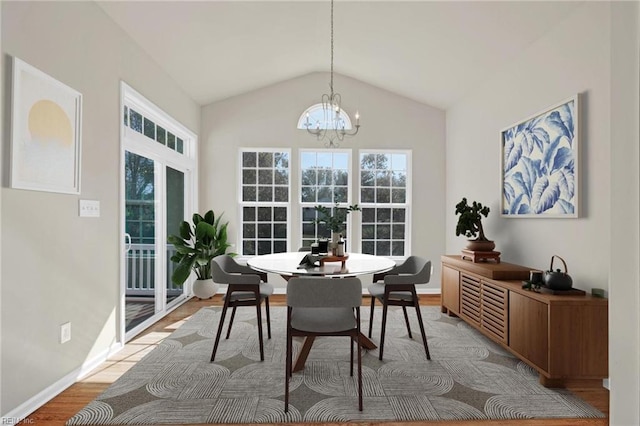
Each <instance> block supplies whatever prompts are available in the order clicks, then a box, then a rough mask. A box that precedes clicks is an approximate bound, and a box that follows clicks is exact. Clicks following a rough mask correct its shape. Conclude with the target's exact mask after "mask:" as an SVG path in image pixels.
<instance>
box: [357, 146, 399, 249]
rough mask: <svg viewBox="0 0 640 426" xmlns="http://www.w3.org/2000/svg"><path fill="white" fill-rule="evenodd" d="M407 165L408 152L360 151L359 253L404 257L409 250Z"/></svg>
mask: <svg viewBox="0 0 640 426" xmlns="http://www.w3.org/2000/svg"><path fill="white" fill-rule="evenodd" d="M409 164H410V157H409V152H407V151H362V152H361V153H360V204H361V208H362V222H361V248H362V253H366V254H374V255H379V256H405V254H406V253H407V252H408V238H409V234H408V216H409V208H410V203H409V201H410V199H411V198H410V192H409V188H408V181H409V177H410V175H409V173H410V170H409Z"/></svg>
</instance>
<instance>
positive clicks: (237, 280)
mask: <svg viewBox="0 0 640 426" xmlns="http://www.w3.org/2000/svg"><path fill="white" fill-rule="evenodd" d="M211 275H212V276H213V281H215V282H217V283H219V284H228V287H227V293H226V294H225V295H224V305H223V307H222V315H221V316H220V324H218V333H217V334H216V341H215V343H214V345H213V351H212V352H211V362H213V361H214V360H215V358H216V351H217V350H218V344H219V343H220V335H221V334H222V327H223V325H224V318H225V315H226V314H227V309H228V308H230V307H232V308H233V311H231V318H230V319H229V328H228V329H227V337H226V339H228V338H229V335H230V334H231V326H232V324H233V319H234V317H235V316H236V308H237V307H238V306H255V307H256V312H257V316H258V340H259V342H260V360H261V361H264V345H263V340H262V314H261V309H260V305H261V304H262V301H263V300H264V305H265V309H266V311H267V336H268V337H269V339H271V317H270V314H269V296H271V294H273V286H272V285H271V284H269V283H267V274H265V273H264V272H258V271H256V270H254V269H252V268H250V267H249V266H245V265H240V264H239V263H237V262H236V261H235V260H233V258H232V257H231V256H229V255H228V254H224V255H221V256H216V257H214V258H213V260H212V261H211Z"/></svg>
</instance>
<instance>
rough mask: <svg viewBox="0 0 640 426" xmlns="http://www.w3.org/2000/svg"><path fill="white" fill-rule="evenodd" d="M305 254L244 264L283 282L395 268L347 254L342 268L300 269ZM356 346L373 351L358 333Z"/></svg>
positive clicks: (301, 356) (338, 264) (307, 346)
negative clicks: (274, 275)
mask: <svg viewBox="0 0 640 426" xmlns="http://www.w3.org/2000/svg"><path fill="white" fill-rule="evenodd" d="M307 254H309V252H308V251H307V252H286V253H273V254H264V255H260V256H256V257H252V258H251V259H249V260H247V265H249V266H250V267H252V268H253V269H255V270H257V271H260V272H270V273H274V274H279V275H281V276H282V277H283V278H285V279H286V280H289V278H292V277H294V276H327V277H332V278H339V277H352V276H354V275H364V274H375V273H379V272H386V271H388V270H390V269H391V268H393V267H394V266H396V262H394V261H393V260H391V259H389V258H386V257H381V256H373V255H370V254H361V253H348V256H349V257H348V258H347V259H346V260H345V261H344V266H343V265H342V259H341V260H338V261H335V262H324V263H323V264H319V266H312V267H300V261H301V260H302V259H303V258H304V257H305V256H306V255H307ZM314 340H315V337H313V336H309V337H306V338H305V341H304V343H303V345H302V348H301V350H300V352H299V353H298V357H297V359H296V361H295V363H294V365H293V371H294V372H296V371H300V370H302V369H303V368H304V364H305V362H306V360H307V356H308V355H309V351H310V350H311V346H312V345H313V342H314ZM359 341H360V345H362V347H364V348H366V349H375V348H376V347H377V346H376V344H375V343H374V342H373V341H371V339H369V338H368V337H367V336H365V335H364V334H363V333H362V332H361V333H360V339H359Z"/></svg>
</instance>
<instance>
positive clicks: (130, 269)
mask: <svg viewBox="0 0 640 426" xmlns="http://www.w3.org/2000/svg"><path fill="white" fill-rule="evenodd" d="M174 253H175V248H174V247H173V246H170V247H167V290H168V291H171V290H177V291H180V292H181V291H182V286H176V285H175V284H173V282H171V275H172V274H173V271H174V269H175V267H176V264H175V263H174V262H172V261H171V260H170V259H171V256H173V254H174ZM155 258H156V250H155V245H154V244H131V246H130V249H129V250H128V251H127V292H136V293H137V292H153V291H154V289H155V286H154V283H155Z"/></svg>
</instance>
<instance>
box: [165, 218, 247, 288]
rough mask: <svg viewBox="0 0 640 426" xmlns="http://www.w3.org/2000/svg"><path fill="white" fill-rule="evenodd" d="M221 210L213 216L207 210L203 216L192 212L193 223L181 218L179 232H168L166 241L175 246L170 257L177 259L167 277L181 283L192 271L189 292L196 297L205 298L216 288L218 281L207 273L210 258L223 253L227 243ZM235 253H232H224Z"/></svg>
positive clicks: (209, 271) (225, 223)
mask: <svg viewBox="0 0 640 426" xmlns="http://www.w3.org/2000/svg"><path fill="white" fill-rule="evenodd" d="M221 219H222V214H220V215H219V216H218V217H216V216H215V214H214V213H213V210H209V211H208V212H206V213H205V215H204V216H201V215H200V214H198V213H195V214H194V215H193V217H192V222H193V224H189V223H188V222H182V223H181V224H180V230H179V235H169V236H168V238H167V241H168V242H169V243H170V244H173V246H174V247H175V249H176V253H175V254H174V255H173V256H172V257H171V261H173V262H175V263H177V264H178V265H177V266H176V268H175V270H174V271H173V274H172V276H171V281H172V282H173V283H174V284H176V285H182V284H184V282H185V281H186V280H187V279H188V278H189V275H191V271H193V272H195V274H196V277H197V279H196V281H195V282H194V284H193V288H192V290H193V294H194V295H195V296H196V297H198V298H200V299H209V298H210V297H213V295H214V294H216V291H218V284H216V283H214V282H213V279H212V277H211V259H213V258H214V257H216V256H219V255H221V254H225V253H227V249H228V248H229V247H231V244H229V243H228V242H227V226H228V225H229V222H224V223H221ZM228 254H230V255H232V256H235V253H228Z"/></svg>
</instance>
